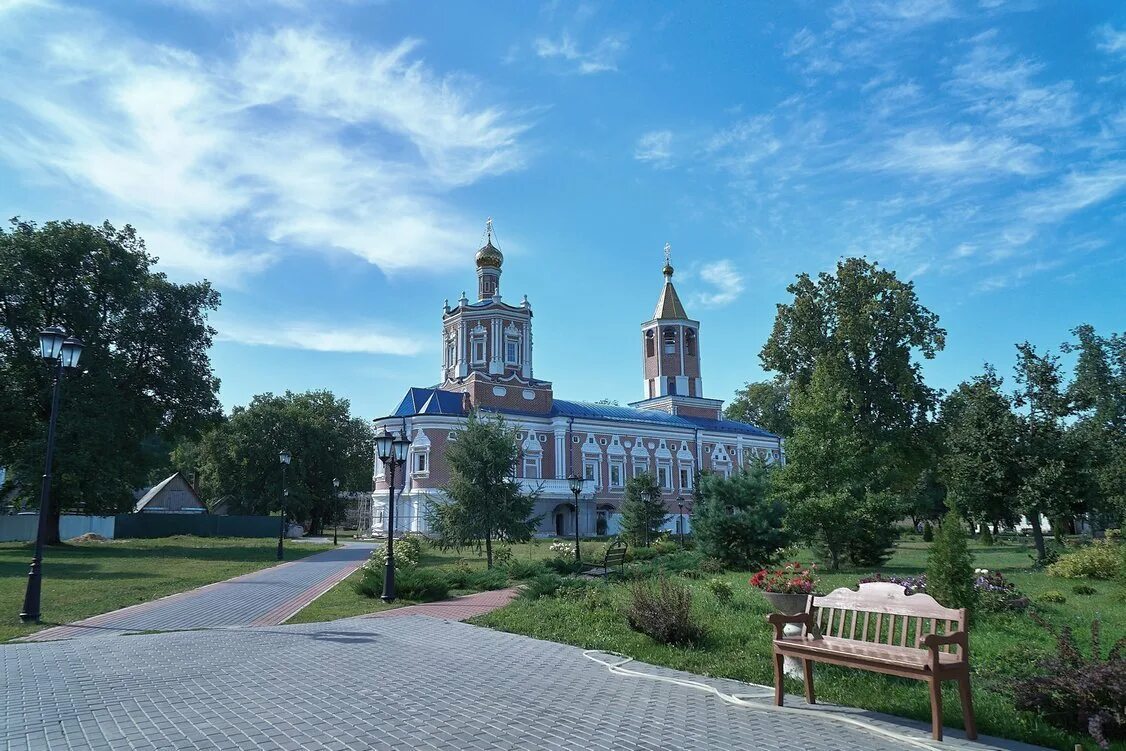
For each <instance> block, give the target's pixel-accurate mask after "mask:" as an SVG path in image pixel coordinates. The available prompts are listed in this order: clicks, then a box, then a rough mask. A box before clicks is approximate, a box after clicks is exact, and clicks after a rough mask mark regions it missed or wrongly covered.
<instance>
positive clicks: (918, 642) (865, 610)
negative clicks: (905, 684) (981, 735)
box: [767, 582, 977, 741]
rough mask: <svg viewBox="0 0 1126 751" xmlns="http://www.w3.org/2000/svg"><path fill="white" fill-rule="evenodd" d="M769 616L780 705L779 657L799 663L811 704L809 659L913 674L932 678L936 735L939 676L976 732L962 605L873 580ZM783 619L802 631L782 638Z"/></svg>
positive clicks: (969, 732) (936, 733)
mask: <svg viewBox="0 0 1126 751" xmlns="http://www.w3.org/2000/svg"><path fill="white" fill-rule="evenodd" d="M897 619H899V620H897ZM767 620H769V621H770V623H771V624H773V626H774V642H773V644H774V703H775V704H777V705H778V706H782V661H783V658H784V657H795V658H797V659H800V660H801V661H802V670H803V673H804V677H805V699H806V701H808V702H809V703H810V704H813V703H814V694H813V663H814V662H825V663H829V664H832V665H843V666H845V667H852V668H860V669H861V670H871V671H874V672H877V673H887V674H889V675H898V676H902V677H904V678H914V679H915V680H920V681H926V682H928V683H929V684H930V699H931V735H932V736H933V737H934V739H935V740H936V741H941V740H942V691H941V687H942V682H943V681H957V682H958V693H959V695H960V697H961V701H962V720H963V722H964V724H965V727H966V737H967V738H969V739H970V740H974V739H976V738H977V727H976V725H975V723H974V711H973V703H972V700H971V698H970V669H969V666H970V661H969V660H970V657H969V641H968V635H967V633H966V610H965V608H962V609H960V610H954V609H952V608H946V607H943V606H942V605H939V604H938V602H936V601H935V599H934V598H933V597H931V596H930V595H925V594H914V595H908V594H906V593H905V592H904V590H903V587H902V586H901V585H899V584H890V583H887V582H871V583H867V584H861V585H860V591H859V592H855V591H853V590H851V589H847V588H841V589H836V590H833V591H832V592H831V593H829V594H828V595H826V596H825V597H812V598H810V601H809V603H808V604H807V605H806V612H804V613H799V614H797V615H782V614H780V613H774V614H773V615H770V616H768V618H767ZM846 621H848V623H847V624H846ZM787 623H800V624H802V626H803V628H802V633H801V635H800V636H784V635H783V628H784V627H785V625H786V624H787ZM858 631H859V633H858ZM908 644H910V645H911V646H907V645H908Z"/></svg>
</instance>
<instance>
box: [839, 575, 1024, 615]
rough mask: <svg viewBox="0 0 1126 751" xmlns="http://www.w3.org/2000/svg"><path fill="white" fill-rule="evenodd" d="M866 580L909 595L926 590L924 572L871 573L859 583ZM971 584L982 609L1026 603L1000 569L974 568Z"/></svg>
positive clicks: (1022, 606) (1012, 606)
mask: <svg viewBox="0 0 1126 751" xmlns="http://www.w3.org/2000/svg"><path fill="white" fill-rule="evenodd" d="M866 582H888V583H889V584H898V585H899V586H901V587H903V590H904V591H905V592H906V593H907V594H909V595H913V594H916V593H920V592H921V593H926V591H927V575H926V574H918V575H916V576H884V575H883V574H871V575H869V576H865V577H864V578H863V579H861V580H860V584H864V583H866ZM973 585H974V590H975V591H976V592H977V594H978V602H977V604H978V607H979V608H980V609H982V610H995V611H996V610H1021V609H1023V608H1024V607H1025V606H1026V605H1027V604H1028V599H1027V598H1026V597H1024V596H1023V595H1022V594H1021V593H1020V590H1018V589H1017V588H1016V585H1015V584H1013V583H1012V582H1011V581H1009V580H1008V579H1006V578H1005V576H1004V574H1002V573H1001V572H1000V571H990V570H989V569H986V568H975V569H974V580H973Z"/></svg>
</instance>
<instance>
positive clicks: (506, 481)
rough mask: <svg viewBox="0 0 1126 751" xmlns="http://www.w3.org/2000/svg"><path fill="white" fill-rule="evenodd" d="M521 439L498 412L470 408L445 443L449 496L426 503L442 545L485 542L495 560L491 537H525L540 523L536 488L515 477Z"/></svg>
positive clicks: (479, 545) (490, 561)
mask: <svg viewBox="0 0 1126 751" xmlns="http://www.w3.org/2000/svg"><path fill="white" fill-rule="evenodd" d="M519 456H520V444H519V441H518V440H517V438H516V431H515V429H513V428H511V427H510V426H509V425H508V424H507V423H506V422H505V420H504V418H503V417H502V416H500V415H496V416H483V415H480V414H477V413H471V414H470V415H469V418H468V419H467V421H466V424H465V427H464V428H462V429H461V430H460V431H459V432H458V436H457V441H455V442H453V443H451V444H449V446H448V447H447V448H446V461H447V462H449V465H450V481H449V483H448V484H447V485H446V488H445V492H446V496H447V498H448V500H442V501H435V502H433V503H431V504H430V506H429V507H428V508H427V514H428V516H429V521H430V529H431V531H432V532H434V533H435V534H437V535H438V544H439V545H441V546H442V547H445V548H461V547H465V546H468V545H475V546H477V548H478V549H481V548H484V550H485V560H486V562H487V564H488V566H489V568H492V566H493V542H494V541H496V540H507V541H511V542H524V541H526V540H528V539H530V538H531V536H532V531H533V530H534V529H535V528H536V526H537V525H538V524H539V518H538V517H533V516H532V509H533V508H534V506H535V500H536V499H535V494H528V493H524V492H522V491H521V489H520V483H519V482H518V481H517V479H516V472H515V470H516V462H517V461H518V459H519Z"/></svg>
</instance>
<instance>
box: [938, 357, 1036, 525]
mask: <svg viewBox="0 0 1126 751" xmlns="http://www.w3.org/2000/svg"><path fill="white" fill-rule="evenodd" d="M1002 386H1003V379H1001V378H1000V377H999V376H998V375H997V371H996V370H994V369H993V367H992V366H990V365H986V366H985V372H983V373H982V374H981V375H979V376H977V377H975V378H974V379H973V380H972V381H968V382H966V383H962V384H961V385H959V386H958V388H957V389H955V390H954V392H953V393H951V394H950V395H949V396H948V397H947V398H946V400H945V401H944V402H943V404H942V416H941V420H940V424H941V426H942V436H943V445H944V452H943V456H942V460H941V474H942V478H943V480H944V481H945V483H946V487H947V490H948V492H949V494H950V496H951V500H952V502H953V503H954V504H955V505H956V506H957V508H958V510H959V511H961V512H962V514H964V515H965V517H966V518H967V519H968V520H969V521H970V522H972V523H973V524H974V525H975V526H976V525H978V524H992V525H993V527H994V529H996V528H997V526H998V525H999V524H1004V525H1008V526H1011V525H1013V524H1016V523H1017V522H1018V521H1019V520H1020V513H1019V511H1018V509H1017V504H1016V499H1017V494H1018V491H1019V489H1020V483H1021V464H1020V424H1019V422H1018V420H1017V417H1016V415H1015V414H1013V410H1012V404H1011V402H1010V401H1009V399H1008V397H1007V396H1006V395H1005V394H1004V393H1003V392H1002V391H1001V388H1002Z"/></svg>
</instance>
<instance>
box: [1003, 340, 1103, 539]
mask: <svg viewBox="0 0 1126 751" xmlns="http://www.w3.org/2000/svg"><path fill="white" fill-rule="evenodd" d="M1015 380H1016V382H1017V386H1018V389H1017V392H1016V394H1014V396H1013V401H1014V403H1015V404H1016V406H1017V407H1020V408H1025V409H1026V411H1025V412H1024V413H1023V414H1022V415H1021V464H1022V466H1021V473H1022V477H1023V482H1022V484H1021V487H1020V490H1019V494H1018V497H1019V500H1020V504H1021V508H1022V509H1023V511H1024V513H1025V515H1026V516H1027V517H1028V519H1029V522H1030V523H1031V524H1032V536H1033V541H1034V542H1035V544H1036V555H1037V557H1038V559H1039V560H1040V561H1043V560H1044V556H1045V552H1046V551H1045V548H1044V535H1043V533H1042V532H1041V530H1040V519H1041V517H1042V516H1047V517H1048V519H1050V520H1051V521H1052V522H1053V523H1056V524H1058V523H1059V522H1060V521H1061V520H1064V519H1069V518H1070V517H1071V516H1072V515H1073V514H1075V513H1077V512H1079V511H1082V510H1084V507H1085V505H1086V500H1087V498H1088V493H1089V483H1088V478H1087V475H1086V473H1085V472H1084V471H1083V470H1084V467H1083V464H1082V457H1081V456H1080V455H1079V451H1080V446H1079V444H1078V443H1077V442H1076V441H1073V440H1069V436H1068V432H1067V427H1066V422H1065V421H1066V419H1067V417H1068V416H1069V415H1070V414H1071V402H1070V400H1069V399H1068V396H1067V393H1066V390H1065V388H1064V382H1063V376H1062V374H1061V372H1060V365H1059V358H1058V357H1057V356H1055V355H1053V354H1051V353H1045V354H1040V353H1038V352H1037V351H1036V348H1035V347H1033V346H1032V345H1031V344H1029V343H1028V342H1024V343H1022V344H1018V345H1017V364H1016V377H1015Z"/></svg>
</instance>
